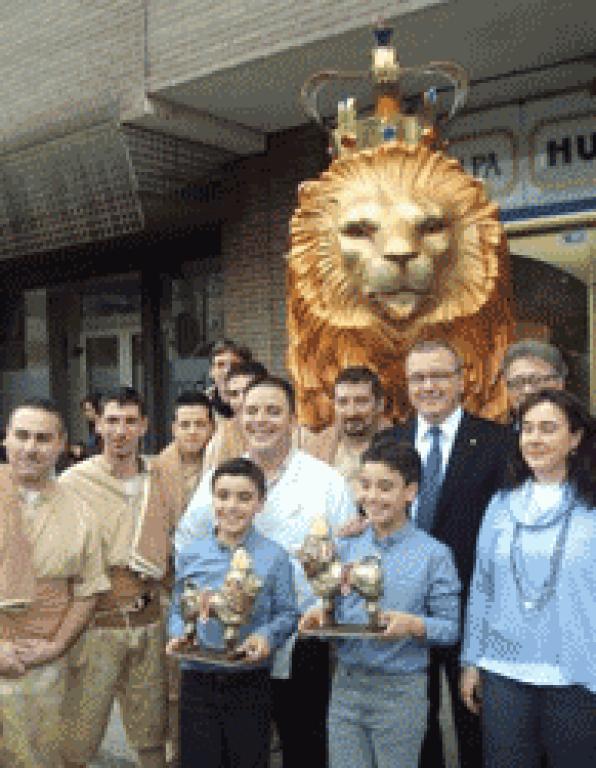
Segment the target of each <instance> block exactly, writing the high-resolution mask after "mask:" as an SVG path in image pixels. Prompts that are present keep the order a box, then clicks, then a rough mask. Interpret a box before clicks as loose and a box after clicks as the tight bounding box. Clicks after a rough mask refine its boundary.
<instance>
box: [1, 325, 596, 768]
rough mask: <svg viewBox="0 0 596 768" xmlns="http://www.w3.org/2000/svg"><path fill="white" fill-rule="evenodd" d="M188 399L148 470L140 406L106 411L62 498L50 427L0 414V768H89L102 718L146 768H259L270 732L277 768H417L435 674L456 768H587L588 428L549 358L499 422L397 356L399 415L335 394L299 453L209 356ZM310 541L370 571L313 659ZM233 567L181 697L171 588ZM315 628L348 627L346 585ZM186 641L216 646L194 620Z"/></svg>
mask: <svg viewBox="0 0 596 768" xmlns="http://www.w3.org/2000/svg"><path fill="white" fill-rule="evenodd" d="M211 374H212V378H213V381H214V387H213V389H212V390H211V391H210V392H208V393H202V392H187V393H183V394H182V395H181V396H180V397H179V398H178V400H177V402H176V406H175V413H174V420H173V424H172V435H173V441H172V443H171V444H170V445H169V446H168V447H167V448H166V449H165V450H164V451H163V452H162V453H161V454H160V455H158V456H156V457H146V456H143V455H142V454H141V453H140V450H139V445H140V442H141V440H142V438H143V436H144V434H145V432H146V430H147V429H148V422H147V416H146V413H145V409H144V404H143V401H142V399H141V398H140V396H139V395H138V394H137V393H136V392H134V391H133V390H130V389H124V390H120V391H117V392H114V393H108V394H106V395H105V396H104V397H103V398H102V400H101V402H100V403H99V404H98V405H97V417H96V421H95V430H96V432H97V434H98V435H99V438H100V441H101V442H100V445H101V452H100V453H98V454H97V455H94V456H91V457H90V458H88V459H86V460H84V461H82V462H79V463H77V464H75V465H74V466H72V467H70V468H69V469H67V470H66V471H65V472H63V473H62V474H60V475H59V476H56V473H55V472H54V467H55V464H56V461H57V459H58V457H59V455H60V453H61V451H62V449H63V445H64V442H65V430H64V425H63V421H62V418H61V415H60V414H59V413H58V411H57V410H56V409H55V408H54V407H53V406H52V404H51V403H49V402H47V401H31V402H28V403H24V404H22V405H20V406H18V407H17V408H15V409H14V411H13V412H12V414H11V416H10V419H9V422H8V426H7V436H6V450H7V459H8V464H7V465H5V466H3V467H1V470H2V471H1V473H0V495H1V496H2V499H1V504H2V507H1V511H0V551H1V552H2V557H1V558H0V693H1V695H0V765H1V766H4V765H6V766H11V767H12V766H15V768H41V767H42V766H43V767H44V768H45V767H47V768H54V767H55V768H62V767H64V768H75V766H84V765H87V764H88V763H89V762H90V761H91V760H92V759H93V756H94V755H95V753H96V751H97V749H98V747H99V744H100V742H101V740H102V738H103V735H104V733H105V730H106V727H107V723H108V720H109V718H110V713H111V711H112V706H113V703H114V700H115V699H117V700H118V702H119V704H120V711H121V713H122V719H123V723H124V726H125V730H126V733H127V736H128V739H129V741H130V743H131V745H132V746H133V747H134V748H135V749H136V751H137V754H138V758H139V763H140V765H141V766H142V767H143V768H153V767H154V766H155V767H157V766H160V768H161V767H162V766H164V765H165V763H166V759H170V758H173V759H175V760H177V761H178V762H179V765H181V766H194V765H201V766H206V767H209V766H213V768H219V767H220V766H229V768H232V767H233V768H237V767H238V768H242V766H245V765H246V766H266V765H268V760H269V749H270V741H271V727H272V723H273V724H274V725H275V728H276V730H277V733H278V736H279V741H280V746H281V751H282V759H283V765H284V768H293V766H301V767H302V766H306V765H309V766H313V767H316V766H321V767H323V766H326V765H328V764H329V765H331V768H340V767H343V766H346V767H349V768H373V766H376V767H377V768H385V767H387V768H389V766H391V768H393V767H394V766H396V767H397V766H399V767H400V768H410V767H412V768H413V767H414V766H416V765H420V766H421V768H441V766H442V765H444V756H443V748H442V737H441V731H440V724H439V711H440V707H441V701H440V696H441V689H442V686H441V676H442V673H443V672H444V673H445V675H446V679H447V683H448V690H449V693H450V700H451V707H452V711H453V716H454V722H455V728H456V734H457V743H458V751H459V759H460V765H461V766H462V768H468V767H473V768H479V767H480V766H488V767H489V768H515V767H516V766H519V768H534V766H536V767H538V766H541V765H544V760H546V764H547V765H548V766H549V767H550V768H558V767H559V766H562V765H563V761H565V764H567V762H568V759H569V755H572V756H573V764H574V766H578V768H584V766H585V767H586V768H587V766H592V765H594V764H596V666H595V665H596V652H595V651H596V641H595V637H596V631H595V630H596V626H595V625H596V611H595V610H594V603H595V601H594V594H596V565H595V563H596V557H595V555H596V536H595V534H596V516H595V512H596V509H595V507H596V498H595V497H596V483H595V479H596V478H595V472H596V456H595V453H596V452H595V450H594V449H595V428H594V419H593V418H591V417H590V416H589V414H588V413H587V411H586V409H585V408H584V407H583V406H582V405H581V404H580V403H579V402H578V401H577V400H576V399H575V398H574V397H572V396H571V395H569V394H568V393H567V392H565V377H566V369H565V366H564V363H563V361H562V358H561V356H560V354H559V353H558V351H557V350H556V349H555V348H553V347H551V346H550V345H547V344H544V343H542V342H537V341H533V340H530V341H525V342H519V343H517V344H514V345H512V347H510V349H509V350H508V352H507V355H506V357H505V360H504V361H503V375H504V376H505V380H506V384H507V390H508V393H509V398H510V406H511V418H510V420H509V422H508V423H506V424H497V423H494V422H490V421H487V420H485V419H482V418H479V417H477V416H474V415H472V414H470V413H467V412H466V411H465V410H464V409H463V408H462V405H461V402H462V396H463V371H462V366H461V361H460V359H459V357H458V355H457V352H456V351H455V350H454V349H452V348H451V347H450V346H449V345H448V344H446V343H444V342H443V341H440V340H437V341H425V342H420V343H418V344H416V345H415V346H414V347H413V348H412V349H411V350H410V352H409V354H408V357H407V360H406V381H405V388H406V391H407V394H408V399H409V401H410V404H411V406H412V410H413V412H414V416H413V418H412V419H411V421H410V422H408V423H407V424H403V425H397V426H395V425H392V424H391V423H390V422H389V421H388V420H387V418H386V416H385V415H384V413H385V407H384V398H383V391H382V388H381V385H380V383H379V380H378V378H377V376H376V375H375V374H374V373H373V372H372V371H370V370H368V369H367V368H364V367H349V368H346V369H345V370H343V371H342V372H341V373H340V374H339V376H338V378H337V381H336V383H335V388H334V393H333V395H334V406H335V421H334V424H332V425H331V426H330V427H329V428H328V429H326V430H324V431H323V432H321V433H316V434H315V433H313V432H311V431H309V430H308V429H306V428H304V427H301V426H299V425H297V423H296V418H295V413H294V395H293V390H292V387H291V385H290V384H289V382H287V381H286V380H285V379H282V378H279V377H275V376H271V375H269V374H268V372H267V371H266V369H265V368H264V367H263V366H262V365H261V364H260V363H257V362H255V361H254V360H252V359H251V358H250V355H249V354H248V353H247V352H246V350H241V349H239V348H238V347H236V345H234V344H232V343H229V342H224V343H222V344H221V345H218V346H216V347H215V348H214V350H213V353H212V367H211ZM321 518H324V520H325V522H326V524H327V525H328V526H329V529H330V530H331V531H332V533H333V536H334V537H335V542H336V546H337V550H338V553H339V555H340V557H341V558H342V560H343V561H344V562H352V561H354V560H355V559H358V558H363V557H367V556H370V555H374V556H376V557H377V558H379V560H380V562H381V565H382V569H383V574H384V593H383V596H382V598H381V603H380V606H381V614H380V620H381V624H382V627H383V635H384V636H383V637H382V638H380V639H378V640H377V639H375V640H356V639H354V640H342V641H338V642H337V643H336V644H335V647H334V651H333V652H332V649H331V648H330V645H329V643H328V642H326V641H324V640H320V639H317V638H316V636H313V634H314V635H316V630H317V628H318V627H319V625H320V623H321V621H322V614H321V609H320V606H319V605H318V603H317V601H316V599H315V596H314V595H313V592H312V589H311V586H310V584H309V582H308V580H307V578H306V576H305V573H304V571H303V569H302V566H301V565H300V562H299V560H298V555H297V550H298V549H299V547H300V546H301V545H302V544H303V542H304V539H305V537H306V536H307V534H308V533H309V532H310V530H311V528H312V525H313V524H314V523H315V522H316V521H320V520H321ZM239 548H242V549H243V550H244V551H245V552H246V553H247V554H248V555H249V557H250V560H251V563H252V567H253V569H254V571H255V573H256V575H257V576H258V577H259V579H260V582H261V584H262V586H261V589H260V590H259V592H258V595H257V598H256V600H255V604H254V606H253V610H252V613H251V616H250V620H249V621H248V622H247V624H246V625H245V626H244V627H243V628H242V631H241V642H240V650H241V652H242V653H244V655H245V658H246V664H245V665H244V666H240V667H237V666H236V667H233V668H230V667H227V666H222V667H217V666H213V665H211V664H204V663H200V662H185V663H183V664H182V665H181V666H182V669H181V674H179V672H178V666H179V665H178V662H177V661H176V657H175V654H176V651H177V650H178V648H179V646H180V643H181V640H182V638H183V636H184V622H183V618H182V612H181V594H182V591H183V588H184V584H185V583H186V580H187V579H191V580H193V581H195V582H196V583H198V584H200V585H201V588H202V589H205V590H211V591H217V590H219V589H220V588H221V586H222V583H223V581H224V578H225V576H226V574H227V572H228V570H229V568H230V564H231V562H232V560H233V558H234V556H235V554H237V551H238V549H239ZM336 612H337V618H338V620H339V621H345V622H348V623H362V622H364V621H365V611H364V608H363V603H362V601H361V600H360V599H359V598H358V596H357V595H356V594H353V593H351V592H350V591H349V588H348V586H347V585H345V589H342V593H341V595H340V596H339V597H338V599H337V602H336ZM164 627H167V635H168V638H167V640H166V638H165V636H164ZM300 630H304V631H305V630H310V631H309V632H303V633H301V632H300ZM196 631H197V636H198V638H199V640H200V642H201V644H203V645H205V646H207V647H211V648H220V647H222V642H223V638H222V630H221V626H220V625H219V623H218V622H217V621H216V620H214V619H210V618H207V617H206V616H205V618H204V620H202V621H200V622H198V624H197V628H196ZM166 649H167V652H168V653H169V654H170V655H169V657H167V656H166ZM168 667H169V669H168ZM168 715H169V717H170V727H169V732H168ZM178 721H179V722H178ZM166 742H167V746H168V748H169V749H168V754H167V755H166Z"/></svg>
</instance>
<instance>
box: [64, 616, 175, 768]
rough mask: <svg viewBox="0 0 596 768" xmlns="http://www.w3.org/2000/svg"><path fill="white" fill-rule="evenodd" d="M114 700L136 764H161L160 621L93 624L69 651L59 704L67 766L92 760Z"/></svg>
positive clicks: (163, 684) (163, 723) (163, 690)
mask: <svg viewBox="0 0 596 768" xmlns="http://www.w3.org/2000/svg"><path fill="white" fill-rule="evenodd" d="M115 698H117V699H118V703H119V704H120V711H121V713H122V721H123V723H124V728H125V730H126V735H127V737H128V740H129V742H130V743H131V744H132V746H133V747H134V748H135V749H136V751H137V752H138V754H139V758H140V761H141V765H144V766H145V765H146V766H151V767H152V768H153V766H160V767H161V766H163V765H164V762H165V757H164V743H165V730H166V671H165V649H164V630H163V625H162V623H161V622H156V623H155V624H150V625H149V626H147V627H136V628H131V629H103V628H102V629H97V628H92V629H89V630H88V631H87V632H86V634H85V636H84V637H83V638H81V640H80V641H79V643H78V644H77V645H75V646H74V647H73V649H71V652H70V654H69V665H68V688H67V694H66V697H65V707H64V711H65V729H66V739H65V743H64V754H65V757H66V760H67V762H68V763H69V764H74V765H84V764H86V763H88V762H89V761H90V760H92V759H93V757H94V755H95V754H96V752H97V750H98V749H99V745H100V744H101V740H102V738H103V736H104V734H105V731H106V728H107V725H108V721H109V718H110V714H111V711H112V705H113V703H114V699H115Z"/></svg>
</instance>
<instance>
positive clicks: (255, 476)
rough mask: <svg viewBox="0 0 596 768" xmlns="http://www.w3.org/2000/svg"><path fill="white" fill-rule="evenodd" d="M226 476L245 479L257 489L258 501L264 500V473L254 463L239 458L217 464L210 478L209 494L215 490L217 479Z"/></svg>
mask: <svg viewBox="0 0 596 768" xmlns="http://www.w3.org/2000/svg"><path fill="white" fill-rule="evenodd" d="M226 475H227V476H229V475H231V476H232V477H247V478H248V479H249V480H250V481H251V482H252V484H253V485H254V486H255V488H256V489H257V493H258V495H259V499H264V498H265V487H266V486H265V473H264V472H263V470H262V469H261V467H259V465H258V464H255V462H254V461H251V460H250V459H245V458H242V457H239V458H236V459H228V461H224V462H222V463H221V464H219V465H218V466H217V467H216V469H215V470H214V472H213V475H212V476H211V492H213V491H214V490H215V483H216V481H217V479H218V478H220V477H223V476H226Z"/></svg>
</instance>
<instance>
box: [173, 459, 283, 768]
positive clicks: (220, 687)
mask: <svg viewBox="0 0 596 768" xmlns="http://www.w3.org/2000/svg"><path fill="white" fill-rule="evenodd" d="M211 487H212V493H213V511H214V519H215V527H214V529H213V530H212V531H211V533H210V534H209V535H207V536H204V537H201V538H197V539H195V540H192V541H190V542H189V543H188V544H187V545H186V546H185V547H184V548H183V549H182V550H180V551H179V552H178V553H177V557H176V574H175V587H174V594H173V599H172V605H171V609H170V621H169V634H170V637H171V639H170V641H169V643H168V646H167V651H168V653H170V654H179V655H180V656H181V657H182V658H183V659H184V661H183V662H182V664H183V667H182V684H181V693H180V765H181V766H182V768H184V766H193V765H197V764H198V763H200V764H201V766H203V768H222V767H223V768H232V766H233V768H243V767H244V766H246V768H248V766H250V767H251V768H265V767H266V766H268V765H269V745H270V736H271V692H270V681H269V668H270V664H271V657H272V654H273V652H274V651H275V649H276V648H278V647H279V646H281V645H282V644H283V643H284V642H285V641H286V640H287V638H288V637H289V636H290V635H291V634H292V632H294V631H295V628H296V619H297V607H296V597H295V593H294V582H293V571H292V566H291V564H290V560H289V557H288V554H287V553H286V552H285V550H284V549H282V547H280V546H279V545H277V544H275V543H274V542H272V541H270V540H269V539H267V538H265V537H264V536H261V535H260V534H259V533H257V531H256V530H255V529H254V528H253V518H254V516H255V514H256V513H257V512H258V511H259V510H260V509H261V507H262V505H263V500H264V498H265V478H264V475H263V472H262V470H261V469H260V468H259V467H258V466H257V465H256V464H254V463H253V462H252V461H250V460H249V459H243V458H237V459H232V460H230V461H226V462H224V463H223V464H220V465H219V467H218V468H217V469H216V470H215V472H214V473H213V477H212V484H211ZM188 606H190V609H189V608H188ZM193 607H196V611H194V612H193V610H191V609H193ZM189 616H190V619H189ZM197 619H198V620H197ZM195 638H196V640H197V641H198V644H195V642H194V640H195Z"/></svg>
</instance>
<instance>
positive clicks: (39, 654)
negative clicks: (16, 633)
mask: <svg viewBox="0 0 596 768" xmlns="http://www.w3.org/2000/svg"><path fill="white" fill-rule="evenodd" d="M14 646H15V652H16V654H17V656H18V657H19V659H20V661H21V663H22V664H24V665H25V667H26V668H29V667H40V666H43V664H47V663H48V662H50V661H54V659H57V658H58V656H61V655H62V654H63V653H64V648H62V647H61V646H60V645H58V643H55V642H54V641H53V640H43V639H34V640H17V641H16V642H15V644H14Z"/></svg>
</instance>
